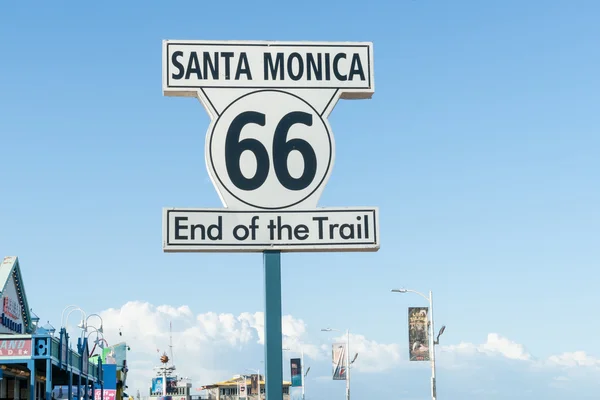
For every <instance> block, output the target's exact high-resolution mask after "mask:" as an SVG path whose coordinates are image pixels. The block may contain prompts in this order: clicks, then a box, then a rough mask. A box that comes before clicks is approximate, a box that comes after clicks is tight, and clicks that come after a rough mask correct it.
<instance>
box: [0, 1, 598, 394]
mask: <svg viewBox="0 0 600 400" xmlns="http://www.w3.org/2000/svg"><path fill="white" fill-rule="evenodd" d="M599 13H600V4H598V3H597V2H594V1H578V2H577V3H574V2H570V1H566V0H565V1H558V0H548V1H533V0H532V1H528V2H522V1H502V2H499V1H498V2H479V1H466V0H465V1H458V2H441V1H431V0H403V1H397V2H389V3H385V2H383V1H375V2H371V3H368V4H367V3H357V2H354V3H353V2H341V1H329V2H320V1H319V2H317V1H305V2H303V3H302V4H298V5H292V4H287V3H283V2H274V1H257V2H222V3H219V2H185V1H182V2H177V4H169V5H167V3H164V4H162V5H158V3H157V4H150V3H149V2H139V1H130V2H127V3H124V2H110V1H108V2H96V3H88V2H71V4H69V5H59V4H58V3H52V2H51V3H48V2H41V1H40V2H30V3H28V4H24V3H19V2H9V3H7V4H5V5H3V6H2V11H1V12H0V46H1V47H2V54H3V57H2V64H1V65H2V67H1V68H0V71H1V72H2V73H1V74H0V87H2V95H1V96H0V110H1V111H0V150H1V153H0V154H1V155H0V183H1V188H2V189H0V224H1V227H2V229H1V230H0V255H17V256H19V259H20V262H21V265H22V269H23V274H24V278H25V284H26V287H27V294H28V296H29V302H30V304H31V306H32V307H33V309H34V311H35V312H36V313H37V314H39V315H40V316H41V318H42V319H43V320H45V319H50V320H51V322H53V323H54V325H55V326H56V325H59V324H60V314H61V312H62V310H63V308H64V307H65V306H67V305H69V304H73V303H75V304H78V305H79V306H81V307H82V308H84V309H85V310H87V311H88V312H99V311H102V310H106V309H109V308H120V307H122V306H123V305H124V304H125V303H127V302H128V301H142V302H149V303H151V304H153V305H162V304H167V305H172V306H174V307H179V306H181V305H187V306H189V307H190V308H191V309H192V310H193V312H194V313H197V314H202V313H207V312H215V313H231V314H233V315H240V314H241V313H243V312H250V313H255V312H257V311H262V309H263V292H262V290H263V289H262V261H261V256H260V255H259V254H163V252H162V248H161V223H162V221H161V211H162V207H166V206H170V207H220V206H221V203H220V201H219V198H218V196H217V194H216V191H215V189H214V188H213V186H212V183H210V180H209V179H208V174H207V171H206V168H205V164H204V140H205V132H206V128H207V127H208V124H209V117H208V115H207V113H206V112H205V110H204V109H203V107H202V106H201V105H200V104H199V103H198V101H195V100H192V99H185V98H166V97H163V96H162V93H161V41H162V40H163V39H211V40H232V39H237V40H315V41H321V40H323V41H372V42H373V43H374V62H375V82H376V86H375V87H376V91H375V95H374V97H373V99H372V100H369V101H366V100H365V101H346V100H341V101H340V102H339V103H338V105H337V107H336V108H335V110H334V111H333V113H332V115H331V117H330V124H331V126H332V129H333V132H334V135H335V139H336V164H335V166H334V169H333V173H332V175H331V179H330V180H329V183H328V185H327V187H326V189H325V191H324V193H323V196H322V197H321V201H320V205H322V206H331V207H336V206H378V207H380V213H381V216H380V218H381V250H380V251H379V252H377V253H364V254H346V253H330V254H285V255H284V256H283V259H282V261H283V266H282V269H283V290H284V299H283V311H284V313H285V314H290V315H292V316H294V317H295V318H299V319H302V320H303V321H304V323H305V324H306V326H307V330H308V331H307V332H311V333H310V334H311V335H313V336H314V337H315V338H319V339H318V340H317V339H315V340H317V341H322V340H326V339H323V338H322V334H321V333H320V332H318V331H319V329H320V328H321V327H323V326H333V327H337V328H340V329H345V328H350V330H351V331H352V332H355V333H357V334H360V335H364V336H365V337H366V338H368V339H369V340H373V341H376V342H378V343H397V344H400V345H401V346H404V343H406V342H407V339H406V307H407V306H419V305H424V304H423V302H422V300H421V299H420V298H419V297H417V296H411V295H393V294H391V293H389V290H390V289H391V288H392V287H400V286H406V287H410V288H413V289H416V290H420V291H427V290H430V289H431V290H433V292H434V296H435V300H436V304H435V306H436V307H435V314H436V324H437V326H441V324H446V325H447V327H448V328H447V330H446V333H445V334H444V336H443V339H442V342H443V343H444V344H453V345H454V344H458V343H461V342H465V343H474V344H482V343H485V342H486V338H487V337H488V334H489V333H498V334H500V335H502V336H503V337H507V338H509V339H510V340H512V341H514V342H516V343H518V344H523V345H524V346H525V347H526V348H527V351H528V352H529V353H531V354H533V355H535V357H539V358H540V359H546V358H548V357H551V356H553V355H556V354H561V353H563V352H573V351H585V352H586V354H587V355H588V356H590V357H596V359H597V358H598V357H600V341H598V340H595V339H594V337H593V333H594V332H597V331H598V329H600V323H599V322H598V319H597V318H595V317H594V313H593V310H594V309H593V306H594V305H598V304H600V295H599V294H598V292H597V290H596V289H597V282H598V279H599V278H600V276H599V274H598V268H597V266H598V260H599V259H600V211H599V210H600V209H599V207H598V204H599V201H600V189H599V188H598V181H599V178H600V161H598V150H600V135H598V126H599V125H600V112H598V104H600V94H599V93H600V79H598V72H597V71H598V67H599V66H600V51H599V50H598V46H597V38H598V37H599V35H600V26H599V25H598V23H597V16H598V15H599ZM590 307H592V309H590ZM181 329H183V328H181ZM573 332H578V334H576V335H574V334H573ZM590 333H591V334H592V337H591V338H590V337H589V334H590ZM307 334H308V333H307ZM249 351H250V350H249ZM248 354H250V353H248ZM248 354H246V356H244V357H250V356H249V355H248ZM252 354H253V353H252ZM257 354H258V353H257ZM488 361H489V360H486V363H487V362H488ZM207 362H208V361H207ZM322 362H323V363H324V364H323V365H324V367H323V368H325V369H326V368H327V365H328V364H327V361H322ZM492 364H493V363H491V364H490V365H491V366H490V367H489V368H495V367H494V366H493V365H492ZM485 365H487V364H485ZM209 367H210V365H207V366H206V368H209ZM357 368H358V367H357ZM407 368H408V367H407ZM414 368H417V367H414ZM419 368H420V367H418V368H417V369H418V370H419V371H420V372H418V374H419V375H418V376H419V377H420V379H422V380H423V385H421V386H419V387H418V388H417V389H414V388H413V387H412V386H411V385H412V381H413V380H406V382H405V380H402V382H405V384H406V387H407V389H406V390H409V391H410V390H414V393H413V392H411V393H413V395H414V398H427V393H428V392H427V391H428V377H427V371H426V370H427V369H426V368H420V369H419ZM486 368H487V367H486ZM498 368H500V367H498ZM490 371H494V370H493V369H490ZM595 371H596V372H595V375H594V376H595V377H596V378H594V379H595V380H594V379H592V378H589V380H588V381H585V382H587V383H586V384H585V385H584V384H579V385H576V386H579V387H580V388H581V393H577V394H574V395H573V396H575V397H577V398H585V397H584V396H585V394H586V393H588V394H589V393H590V392H589V389H585V388H586V385H594V384H595V385H596V386H595V388H596V390H597V388H598V386H597V385H598V384H597V383H594V382H598V380H597V377H598V372H597V370H595ZM227 372H229V371H227ZM498 373H500V372H498ZM381 374H384V376H387V377H397V376H398V374H399V373H398V372H397V371H394V370H391V371H390V370H388V371H385V372H381ZM386 374H387V375H386ZM356 375H357V376H358V374H356ZM375 375H376V376H379V375H377V374H375ZM375 375H374V376H375ZM226 377H227V376H224V377H223V378H226ZM356 379H357V380H358V379H359V378H356ZM373 379H375V378H373ZM381 379H383V378H381ZM394 379H396V378H394ZM439 379H440V382H439V387H438V391H439V394H440V396H443V395H444V394H446V395H447V396H448V397H450V395H451V394H455V395H456V396H457V397H456V398H463V399H466V398H468V396H467V394H466V392H461V386H460V384H458V383H457V382H458V381H456V380H444V378H443V375H442V374H440V378H439ZM202 383H204V382H202ZM358 384H359V383H357V385H358ZM328 385H330V386H331V385H333V383H331V382H329V383H328ZM363 385H368V383H367V381H364V382H363ZM527 385H533V386H535V390H543V389H547V390H549V391H552V389H548V387H549V386H548V385H547V384H546V383H545V381H544V380H543V379H541V378H540V379H539V380H536V379H533V380H532V381H531V382H528V383H526V384H525V386H527ZM500 386H502V385H500ZM324 387H325V386H324ZM364 387H367V386H364ZM323 390H325V389H323ZM389 390H390V391H389V392H385V394H386V395H390V394H394V393H396V392H395V391H393V390H395V389H393V388H390V389H389ZM465 390H466V389H465ZM498 390H500V389H498ZM565 390H566V389H565ZM461 393H462V394H461ZM540 393H542V392H540ZM544 393H545V392H544ZM316 395H317V394H316V393H315V396H316ZM338 395H339V396H342V395H343V390H342V389H341V388H340V393H338ZM419 396H421V397H419ZM531 396H533V397H523V398H540V397H536V395H531ZM537 396H540V394H538V395H537ZM448 397H447V398H448ZM490 398H491V397H490ZM498 398H501V397H498ZM506 398H517V397H514V396H513V397H506Z"/></svg>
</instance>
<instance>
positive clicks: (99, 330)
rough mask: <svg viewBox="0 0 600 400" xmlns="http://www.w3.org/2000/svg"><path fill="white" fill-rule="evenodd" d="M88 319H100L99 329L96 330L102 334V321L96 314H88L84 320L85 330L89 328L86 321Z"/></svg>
mask: <svg viewBox="0 0 600 400" xmlns="http://www.w3.org/2000/svg"><path fill="white" fill-rule="evenodd" d="M90 317H98V318H99V319H100V328H98V332H100V333H104V329H103V328H102V325H104V320H103V319H102V317H101V316H100V315H98V314H90V315H88V316H87V318H86V319H85V327H86V329H87V327H88V326H89V324H88V319H90Z"/></svg>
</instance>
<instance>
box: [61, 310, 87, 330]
mask: <svg viewBox="0 0 600 400" xmlns="http://www.w3.org/2000/svg"><path fill="white" fill-rule="evenodd" d="M69 309H70V311H69V312H68V313H67V317H66V318H64V319H63V318H62V316H64V314H65V311H66V310H69ZM74 311H79V312H80V313H81V315H82V316H83V317H82V318H81V322H80V323H79V324H78V325H77V327H78V328H80V329H82V332H81V336H82V337H83V336H84V333H85V332H86V330H87V329H86V326H85V320H86V318H87V315H86V314H85V311H83V310H82V309H81V308H80V307H78V306H75V305H71V306H68V307H67V308H65V309H64V310H63V313H62V316H61V327H63V328H65V329H66V328H67V322H68V321H69V316H70V315H71V314H72V313H73V312H74Z"/></svg>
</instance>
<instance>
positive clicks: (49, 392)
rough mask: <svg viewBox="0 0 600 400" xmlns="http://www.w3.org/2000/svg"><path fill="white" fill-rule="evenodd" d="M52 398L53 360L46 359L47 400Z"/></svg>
mask: <svg viewBox="0 0 600 400" xmlns="http://www.w3.org/2000/svg"><path fill="white" fill-rule="evenodd" d="M50 399H52V360H50V359H49V358H47V359H46V400H50Z"/></svg>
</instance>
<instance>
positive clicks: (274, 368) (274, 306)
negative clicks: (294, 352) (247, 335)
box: [263, 251, 283, 400]
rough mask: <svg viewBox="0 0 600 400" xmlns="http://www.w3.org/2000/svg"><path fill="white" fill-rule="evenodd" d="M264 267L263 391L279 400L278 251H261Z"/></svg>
mask: <svg viewBox="0 0 600 400" xmlns="http://www.w3.org/2000/svg"><path fill="white" fill-rule="evenodd" d="M263 262H264V269H265V394H266V398H267V400H283V350H282V342H281V253H280V252H279V251H265V252H263Z"/></svg>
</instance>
